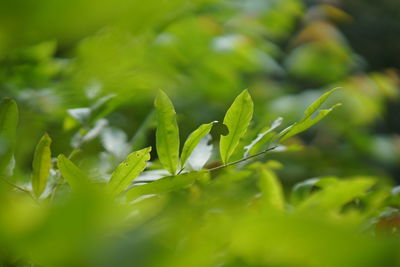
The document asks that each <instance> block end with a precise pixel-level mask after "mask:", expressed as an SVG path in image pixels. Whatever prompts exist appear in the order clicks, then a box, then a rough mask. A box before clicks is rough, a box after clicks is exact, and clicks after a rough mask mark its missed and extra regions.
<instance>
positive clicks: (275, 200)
mask: <svg viewBox="0 0 400 267" xmlns="http://www.w3.org/2000/svg"><path fill="white" fill-rule="evenodd" d="M256 166H257V167H258V168H257V170H258V172H259V176H260V180H259V182H258V187H259V188H260V189H261V194H262V195H261V200H262V204H263V205H264V206H265V207H267V208H274V209H277V210H283V209H284V206H285V198H284V194H283V189H282V185H281V183H280V181H279V179H278V177H277V176H276V174H275V173H274V172H273V171H271V170H270V169H269V168H267V167H266V166H264V165H262V164H257V165H256Z"/></svg>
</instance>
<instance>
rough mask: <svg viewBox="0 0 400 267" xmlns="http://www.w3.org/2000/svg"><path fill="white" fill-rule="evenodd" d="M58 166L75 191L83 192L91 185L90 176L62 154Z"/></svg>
mask: <svg viewBox="0 0 400 267" xmlns="http://www.w3.org/2000/svg"><path fill="white" fill-rule="evenodd" d="M57 166H58V169H59V170H60V172H61V175H62V176H63V177H64V178H65V179H66V180H67V182H68V184H69V185H70V186H71V189H72V190H73V191H81V190H82V189H86V188H87V186H88V184H89V178H88V176H87V175H86V174H85V173H84V172H83V171H82V170H81V169H79V168H78V166H76V165H75V164H74V163H73V162H72V161H71V160H69V159H68V158H67V157H65V156H64V155H62V154H61V155H59V156H58V160H57Z"/></svg>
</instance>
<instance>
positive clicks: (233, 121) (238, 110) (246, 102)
mask: <svg viewBox="0 0 400 267" xmlns="http://www.w3.org/2000/svg"><path fill="white" fill-rule="evenodd" d="M252 116H253V101H252V99H251V96H250V94H249V92H248V91H247V90H244V91H243V92H242V93H241V94H240V95H239V96H238V97H237V98H236V99H235V101H234V102H233V104H232V106H231V107H230V108H229V109H228V111H227V112H226V115H225V118H224V124H225V125H226V126H227V127H228V129H229V134H228V135H226V136H221V141H220V153H221V159H222V162H223V163H224V164H226V163H228V161H229V158H230V157H231V156H232V154H233V153H234V152H235V149H236V147H237V146H238V144H239V141H240V138H242V137H243V135H244V134H245V133H246V131H247V128H248V126H249V123H250V121H251V118H252Z"/></svg>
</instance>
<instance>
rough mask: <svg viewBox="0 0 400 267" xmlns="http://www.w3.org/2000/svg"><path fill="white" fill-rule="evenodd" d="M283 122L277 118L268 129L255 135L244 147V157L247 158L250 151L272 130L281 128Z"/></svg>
mask: <svg viewBox="0 0 400 267" xmlns="http://www.w3.org/2000/svg"><path fill="white" fill-rule="evenodd" d="M282 121H283V118H281V117H279V118H277V119H276V120H274V121H273V122H272V124H271V126H270V127H268V128H267V129H266V130H264V131H262V132H261V133H259V134H258V135H257V137H256V138H255V139H254V140H253V141H252V142H251V143H250V144H249V145H248V146H245V147H244V150H245V152H244V157H245V158H246V157H248V156H249V154H250V152H251V150H252V149H253V148H254V147H255V146H256V145H257V144H258V143H259V142H260V141H261V140H262V139H263V138H264V137H265V136H266V135H267V134H269V133H271V132H272V131H273V130H275V129H276V128H278V127H279V126H281V124H282Z"/></svg>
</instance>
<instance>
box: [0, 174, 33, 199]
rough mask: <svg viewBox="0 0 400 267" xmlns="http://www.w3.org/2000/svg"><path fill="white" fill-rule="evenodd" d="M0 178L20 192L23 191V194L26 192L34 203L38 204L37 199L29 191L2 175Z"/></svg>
mask: <svg viewBox="0 0 400 267" xmlns="http://www.w3.org/2000/svg"><path fill="white" fill-rule="evenodd" d="M0 178H1V180H3V181H4V182H6V184H8V185H9V186H11V187H14V188H15V189H17V190H19V191H21V192H24V193H25V194H28V195H29V196H30V197H31V198H32V199H33V200H34V201H35V202H36V204H39V202H38V200H37V199H36V198H35V197H34V196H33V195H32V193H31V191H29V190H27V189H25V188H23V187H21V186H19V185H16V184H13V183H12V182H10V181H9V180H8V179H6V178H4V177H3V176H0Z"/></svg>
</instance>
